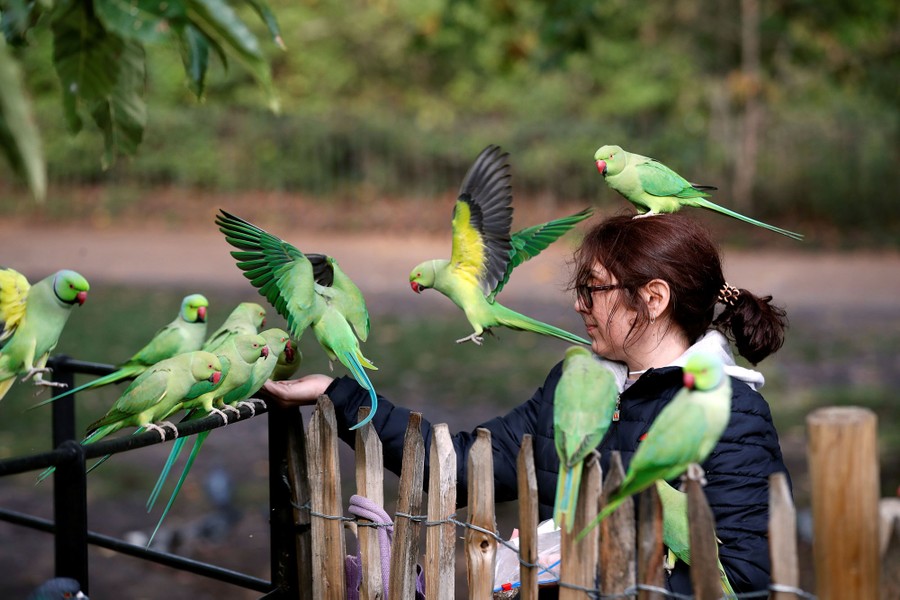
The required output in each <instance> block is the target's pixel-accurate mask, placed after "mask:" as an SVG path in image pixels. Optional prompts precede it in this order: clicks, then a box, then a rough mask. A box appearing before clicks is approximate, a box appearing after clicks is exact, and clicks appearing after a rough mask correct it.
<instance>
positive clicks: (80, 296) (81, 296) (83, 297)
mask: <svg viewBox="0 0 900 600" xmlns="http://www.w3.org/2000/svg"><path fill="white" fill-rule="evenodd" d="M85 300H87V292H78V293H77V294H75V302H77V303H78V306H81V305H82V304H84V301H85Z"/></svg>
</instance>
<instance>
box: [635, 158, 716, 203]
mask: <svg viewBox="0 0 900 600" xmlns="http://www.w3.org/2000/svg"><path fill="white" fill-rule="evenodd" d="M635 169H636V170H637V174H638V178H639V179H640V182H641V186H642V187H643V188H644V191H645V192H647V193H648V194H652V195H654V196H675V197H677V198H698V197H705V196H708V195H709V194H706V193H704V192H702V191H700V190H699V189H697V188H695V187H694V186H693V185H692V184H691V183H690V182H689V181H688V180H687V179H685V178H684V177H682V176H681V175H679V174H678V173H676V172H675V171H673V170H672V169H670V168H669V167H667V166H665V165H664V164H662V163H661V162H658V161H655V160H650V161H648V162H645V163H641V164H638V165H636V166H635Z"/></svg>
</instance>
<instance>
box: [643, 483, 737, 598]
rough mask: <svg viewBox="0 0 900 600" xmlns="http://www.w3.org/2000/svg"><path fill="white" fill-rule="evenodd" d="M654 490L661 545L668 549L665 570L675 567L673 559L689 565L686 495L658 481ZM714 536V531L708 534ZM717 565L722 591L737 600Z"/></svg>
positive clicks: (722, 570)
mask: <svg viewBox="0 0 900 600" xmlns="http://www.w3.org/2000/svg"><path fill="white" fill-rule="evenodd" d="M656 490H657V492H659V501H660V503H661V504H662V509H663V543H664V544H665V545H666V548H668V549H669V556H668V558H667V560H666V563H667V564H666V568H668V569H671V568H672V567H674V566H675V559H676V558H677V559H678V560H681V561H683V562H684V563H685V564H687V565H690V564H691V532H690V528H689V527H690V526H689V523H688V502H687V494H685V493H684V492H680V491H678V490H676V489H675V488H673V487H672V486H671V485H669V484H668V483H667V482H666V481H664V480H662V479H660V480H658V481H657V482H656ZM710 534H711V535H715V531H712V532H710ZM717 562H718V565H719V577H720V578H721V580H722V591H723V592H724V594H725V597H726V598H728V599H729V600H731V599H733V598H737V594H735V592H734V589H733V588H732V587H731V582H730V581H728V576H727V575H726V574H725V567H723V566H722V561H719V560H718V559H717Z"/></svg>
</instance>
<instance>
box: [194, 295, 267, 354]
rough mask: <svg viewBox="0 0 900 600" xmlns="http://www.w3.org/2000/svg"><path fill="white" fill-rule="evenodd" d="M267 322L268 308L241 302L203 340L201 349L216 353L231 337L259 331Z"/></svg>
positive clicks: (253, 303) (254, 303)
mask: <svg viewBox="0 0 900 600" xmlns="http://www.w3.org/2000/svg"><path fill="white" fill-rule="evenodd" d="M265 324H266V309H265V308H263V307H262V306H260V305H259V304H257V303H256V302H241V303H240V304H238V305H237V306H236V307H235V308H234V310H232V311H231V314H230V315H228V317H227V318H226V319H225V322H224V323H222V325H221V326H220V327H219V328H218V329H216V330H215V331H214V332H213V334H212V335H211V336H209V338H208V339H207V340H206V341H205V342H203V345H202V346H201V347H200V349H201V350H206V351H207V352H212V353H215V352H217V351H218V350H219V348H220V347H221V346H222V344H224V343H225V342H227V341H228V340H229V339H231V338H233V337H234V336H236V335H242V334H248V333H259V330H260V328H261V327H264V326H265Z"/></svg>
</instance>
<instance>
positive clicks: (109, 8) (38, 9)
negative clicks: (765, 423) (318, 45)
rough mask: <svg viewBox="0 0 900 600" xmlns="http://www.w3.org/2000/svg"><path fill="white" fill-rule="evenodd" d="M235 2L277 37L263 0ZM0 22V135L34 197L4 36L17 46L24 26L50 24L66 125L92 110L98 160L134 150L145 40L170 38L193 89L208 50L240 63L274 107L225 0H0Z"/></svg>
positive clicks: (22, 103) (37, 171) (141, 111)
mask: <svg viewBox="0 0 900 600" xmlns="http://www.w3.org/2000/svg"><path fill="white" fill-rule="evenodd" d="M238 4H241V5H246V6H249V7H251V8H252V9H253V10H254V11H255V12H256V13H257V15H258V16H259V18H260V19H261V20H262V21H263V22H264V23H265V25H266V27H268V29H269V32H270V33H271V35H272V36H273V38H274V40H275V42H276V43H277V44H279V45H282V46H283V43H282V40H281V34H280V31H279V28H278V23H277V22H276V20H275V17H274V15H273V14H272V12H271V10H270V9H269V8H268V6H267V5H266V4H265V2H264V1H263V0H245V1H243V2H239V3H238ZM0 26H2V29H3V33H4V37H5V43H3V45H2V46H0V84H2V85H0V144H2V147H3V150H4V152H5V153H6V155H7V157H8V159H9V161H10V163H11V165H12V166H13V168H14V170H16V171H17V172H18V173H20V174H21V175H23V176H24V177H25V178H26V179H27V181H28V182H29V185H30V187H31V190H32V192H33V194H34V195H35V196H36V197H37V198H38V199H42V198H43V196H44V193H45V189H46V172H45V170H46V167H45V165H44V158H43V153H42V151H41V146H40V141H39V137H38V132H37V128H36V127H35V126H34V124H33V120H32V118H31V115H30V111H29V108H28V100H27V95H26V93H25V89H24V85H23V83H22V80H21V76H20V75H19V73H18V69H17V67H16V64H15V62H16V60H15V58H14V56H13V53H12V52H10V50H9V48H8V47H7V44H9V45H11V46H13V47H15V48H16V49H17V50H20V51H21V49H23V48H24V47H26V46H27V45H28V43H29V37H30V36H32V35H43V34H45V33H46V31H47V29H48V28H49V30H50V35H51V36H52V39H53V56H52V62H53V67H54V68H55V70H56V74H57V76H58V78H59V84H60V91H61V93H62V97H63V107H64V112H65V116H66V121H67V123H68V127H69V130H70V131H71V132H72V133H78V132H79V131H81V129H82V128H83V119H84V117H85V116H86V115H90V117H91V118H92V119H93V121H94V123H95V124H96V125H97V127H99V129H100V131H101V132H102V135H103V138H104V144H105V151H104V154H103V158H102V162H103V165H104V168H107V167H109V166H110V165H111V164H112V163H113V162H114V161H115V159H116V157H117V156H118V155H120V154H126V155H131V154H134V153H135V151H136V150H137V147H138V145H139V144H140V143H141V140H142V138H143V134H144V128H145V126H146V124H147V110H146V105H145V102H144V95H145V85H146V57H145V46H147V45H150V44H157V43H162V42H173V43H176V44H178V46H179V48H180V51H181V55H182V59H183V63H184V69H185V73H186V74H187V76H188V78H189V81H190V86H191V88H192V90H193V91H194V93H195V94H196V96H197V97H198V98H202V97H203V94H204V90H205V85H206V83H205V82H206V74H207V70H208V66H209V54H210V51H212V52H214V53H215V54H216V55H218V57H219V59H220V60H221V61H222V62H223V63H224V64H226V65H227V64H228V60H229V59H234V60H236V61H238V62H240V63H241V64H243V65H244V67H246V68H247V70H248V71H249V72H250V73H251V74H252V75H253V76H254V78H255V79H256V80H257V82H258V83H259V85H261V86H262V88H263V90H264V91H265V94H266V97H267V99H268V103H269V106H270V108H272V109H273V110H277V108H278V100H277V98H276V96H275V92H274V88H273V85H272V78H271V73H270V69H269V63H268V62H267V60H266V58H265V56H264V55H263V52H262V50H261V47H260V44H259V41H258V40H257V37H256V36H255V35H254V34H253V32H252V31H251V30H250V28H249V27H248V26H247V24H246V23H245V22H244V20H243V19H242V18H241V17H240V16H239V15H238V13H237V12H236V11H235V9H234V8H233V7H232V6H231V5H230V4H229V3H228V2H226V0H166V1H165V2H161V1H158V0H134V1H133V2H122V1H121V0H37V1H26V0H0ZM33 32H35V33H33Z"/></svg>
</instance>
